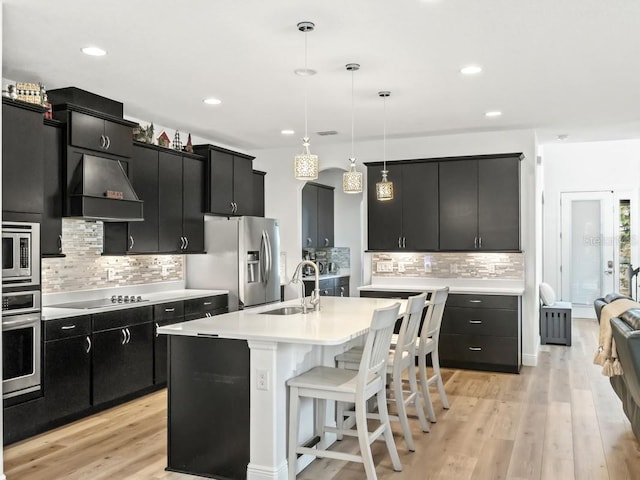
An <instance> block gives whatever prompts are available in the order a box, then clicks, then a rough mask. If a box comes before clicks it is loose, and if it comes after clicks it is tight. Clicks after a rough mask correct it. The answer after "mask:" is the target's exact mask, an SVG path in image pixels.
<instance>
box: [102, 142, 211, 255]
mask: <svg viewBox="0 0 640 480" xmlns="http://www.w3.org/2000/svg"><path fill="white" fill-rule="evenodd" d="M130 176H131V183H132V185H133V188H134V190H135V191H136V193H137V194H138V196H139V197H140V199H141V200H143V201H144V221H142V222H129V223H122V222H108V223H105V225H104V253H107V254H123V253H198V252H202V251H204V211H203V195H204V162H203V161H202V159H201V158H200V157H198V156H196V155H189V154H185V153H184V152H177V151H174V150H168V149H166V148H162V147H158V146H153V145H146V144H142V143H136V144H134V147H133V158H132V159H131V175H130Z"/></svg>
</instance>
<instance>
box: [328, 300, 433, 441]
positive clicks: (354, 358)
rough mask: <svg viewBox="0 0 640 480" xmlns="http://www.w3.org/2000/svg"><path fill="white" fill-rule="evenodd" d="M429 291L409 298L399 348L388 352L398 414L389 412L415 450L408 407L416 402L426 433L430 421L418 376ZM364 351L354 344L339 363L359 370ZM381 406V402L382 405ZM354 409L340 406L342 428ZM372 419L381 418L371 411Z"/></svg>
mask: <svg viewBox="0 0 640 480" xmlns="http://www.w3.org/2000/svg"><path fill="white" fill-rule="evenodd" d="M426 298H427V294H426V293H422V294H420V295H416V296H413V297H409V299H408V303H407V311H406V312H405V314H404V317H403V319H402V324H401V326H400V333H399V335H398V339H397V344H396V347H395V349H391V350H390V351H389V353H388V355H389V359H388V361H387V374H388V375H391V384H392V390H393V398H388V399H386V401H387V402H389V403H395V405H396V410H397V412H398V415H397V416H396V415H389V418H391V419H392V420H398V421H399V422H400V425H401V426H402V433H403V435H404V439H405V442H406V444H407V448H408V449H409V450H410V451H412V452H413V451H415V449H416V448H415V445H414V443H413V436H412V434H411V427H410V425H409V418H408V417H407V407H408V406H409V405H412V404H413V406H414V407H415V410H416V413H417V415H418V419H419V420H420V426H421V427H422V430H423V431H425V432H428V431H429V422H427V419H426V417H425V415H424V408H423V406H422V402H421V400H420V395H419V393H418V392H419V391H418V382H417V379H416V367H415V357H416V343H417V339H418V330H419V328H420V319H421V318H422V312H423V310H424V306H425V301H426ZM362 354H363V352H362V349H361V348H359V347H354V348H352V349H350V350H348V351H346V352H345V353H342V354H340V355H337V356H336V362H337V364H338V367H339V368H347V369H357V368H358V365H359V363H360V358H361V356H362ZM405 372H407V377H408V379H409V386H410V389H409V390H408V391H407V390H404V389H403V388H402V378H403V374H404V373H405ZM379 407H380V405H378V408H379ZM353 413H354V412H353V411H344V410H343V408H342V405H339V406H338V409H337V413H336V420H337V424H338V428H341V426H342V423H343V421H344V416H345V415H346V416H348V417H351V416H352V415H353ZM368 416H369V418H378V415H377V414H375V413H369V415H368Z"/></svg>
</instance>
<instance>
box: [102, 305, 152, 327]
mask: <svg viewBox="0 0 640 480" xmlns="http://www.w3.org/2000/svg"><path fill="white" fill-rule="evenodd" d="M152 321H153V308H152V307H151V306H150V305H149V306H148V307H135V308H128V309H126V310H116V311H113V312H103V313H96V314H94V315H93V331H94V332H99V331H102V330H112V329H114V328H122V327H126V326H131V325H138V324H140V323H151V322H152Z"/></svg>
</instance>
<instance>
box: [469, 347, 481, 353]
mask: <svg viewBox="0 0 640 480" xmlns="http://www.w3.org/2000/svg"><path fill="white" fill-rule="evenodd" d="M469 350H471V351H472V352H481V351H482V348H480V347H469Z"/></svg>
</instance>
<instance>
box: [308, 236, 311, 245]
mask: <svg viewBox="0 0 640 480" xmlns="http://www.w3.org/2000/svg"><path fill="white" fill-rule="evenodd" d="M309 245H311V237H307V246H309Z"/></svg>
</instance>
